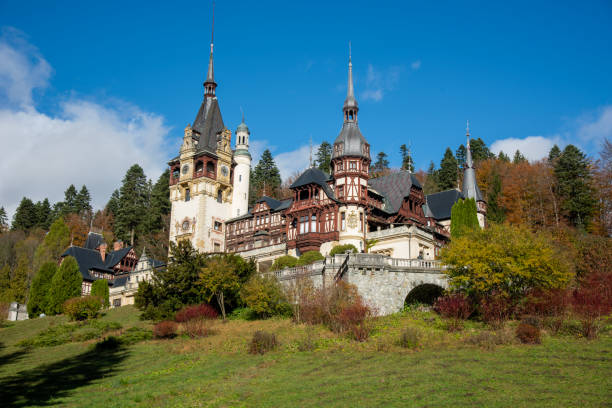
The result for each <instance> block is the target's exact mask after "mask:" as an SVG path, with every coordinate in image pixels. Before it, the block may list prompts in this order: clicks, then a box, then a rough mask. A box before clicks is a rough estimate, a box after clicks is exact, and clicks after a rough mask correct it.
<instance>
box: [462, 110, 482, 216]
mask: <svg viewBox="0 0 612 408" xmlns="http://www.w3.org/2000/svg"><path fill="white" fill-rule="evenodd" d="M466 137H467V146H466V152H465V169H464V170H463V189H462V193H463V197H465V198H473V199H474V200H475V201H476V208H477V211H478V223H479V224H480V227H481V228H484V227H485V224H486V216H487V202H486V201H485V200H484V198H483V196H482V193H481V192H480V188H478V183H477V182H476V170H475V169H474V161H473V160H472V150H471V148H470V122H469V121H468V122H467V127H466Z"/></svg>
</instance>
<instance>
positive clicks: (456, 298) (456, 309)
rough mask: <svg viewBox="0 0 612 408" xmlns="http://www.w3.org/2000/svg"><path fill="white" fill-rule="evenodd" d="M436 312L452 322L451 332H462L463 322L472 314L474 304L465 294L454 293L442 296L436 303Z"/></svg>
mask: <svg viewBox="0 0 612 408" xmlns="http://www.w3.org/2000/svg"><path fill="white" fill-rule="evenodd" d="M434 310H435V311H436V312H437V313H438V314H439V315H440V316H442V317H444V318H446V319H449V320H450V323H451V324H450V326H449V330H450V331H455V330H461V327H462V326H463V323H462V322H461V321H462V320H465V319H467V318H468V317H470V314H472V310H473V309H472V304H471V303H470V300H469V299H468V298H467V297H466V296H465V295H464V294H463V293H452V294H449V295H444V296H440V297H439V298H438V299H437V300H436V302H435V303H434Z"/></svg>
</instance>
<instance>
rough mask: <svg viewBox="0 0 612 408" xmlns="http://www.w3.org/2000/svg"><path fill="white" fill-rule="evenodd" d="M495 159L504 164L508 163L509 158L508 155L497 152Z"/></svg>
mask: <svg viewBox="0 0 612 408" xmlns="http://www.w3.org/2000/svg"><path fill="white" fill-rule="evenodd" d="M497 159H498V160H500V161H503V162H504V163H510V157H508V155H507V154H506V153H504V152H502V151H501V150H500V151H499V154H498V155H497Z"/></svg>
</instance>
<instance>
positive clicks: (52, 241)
mask: <svg viewBox="0 0 612 408" xmlns="http://www.w3.org/2000/svg"><path fill="white" fill-rule="evenodd" d="M69 244H70V230H69V228H68V225H66V223H65V222H64V219H63V218H62V217H59V218H58V219H56V220H55V221H53V224H51V227H50V228H49V233H47V235H45V238H44V239H43V242H42V243H41V244H40V245H39V246H38V247H37V248H36V252H35V253H34V264H33V268H34V270H35V271H36V270H38V269H39V268H41V267H42V265H43V264H44V263H45V262H54V261H57V260H58V259H59V257H60V255H61V254H62V253H63V252H64V251H65V250H66V248H67V247H68V245H69Z"/></svg>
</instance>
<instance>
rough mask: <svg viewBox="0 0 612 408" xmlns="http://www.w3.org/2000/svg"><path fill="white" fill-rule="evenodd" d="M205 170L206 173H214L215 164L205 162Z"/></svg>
mask: <svg viewBox="0 0 612 408" xmlns="http://www.w3.org/2000/svg"><path fill="white" fill-rule="evenodd" d="M206 171H207V172H208V173H214V172H215V165H214V164H213V162H208V163H206Z"/></svg>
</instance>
